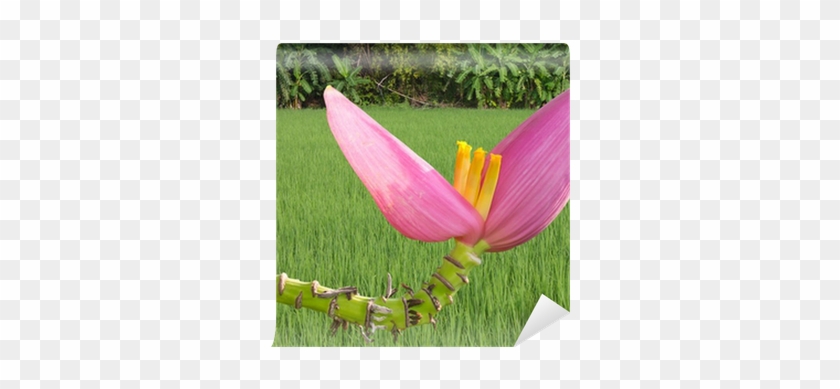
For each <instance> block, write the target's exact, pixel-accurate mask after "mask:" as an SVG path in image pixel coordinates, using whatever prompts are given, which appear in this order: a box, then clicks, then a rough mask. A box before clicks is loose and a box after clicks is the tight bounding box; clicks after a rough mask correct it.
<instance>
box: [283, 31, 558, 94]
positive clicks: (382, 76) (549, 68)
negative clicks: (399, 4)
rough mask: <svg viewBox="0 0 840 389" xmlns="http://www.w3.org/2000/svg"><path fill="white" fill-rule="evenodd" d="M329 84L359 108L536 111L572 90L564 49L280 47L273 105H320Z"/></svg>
mask: <svg viewBox="0 0 840 389" xmlns="http://www.w3.org/2000/svg"><path fill="white" fill-rule="evenodd" d="M327 85H332V86H333V87H335V88H336V89H338V90H340V91H341V92H342V93H344V95H346V96H347V97H348V98H350V99H351V100H353V101H354V102H356V103H357V104H360V105H388V106H393V105H411V106H423V107H446V106H449V107H451V106H454V107H477V108H493V107H498V108H537V107H540V106H542V105H543V104H545V103H547V102H548V101H549V100H551V99H552V98H553V97H554V96H556V95H558V94H559V93H560V92H562V91H564V90H566V89H568V87H569V47H568V46H567V45H565V44H486V43H476V44H429V43H422V44H399V43H385V44H364V43H363V44H291V45H287V44H281V45H279V46H278V47H277V106H278V107H281V108H295V109H299V108H306V107H323V104H324V101H323V91H324V88H326V86H327Z"/></svg>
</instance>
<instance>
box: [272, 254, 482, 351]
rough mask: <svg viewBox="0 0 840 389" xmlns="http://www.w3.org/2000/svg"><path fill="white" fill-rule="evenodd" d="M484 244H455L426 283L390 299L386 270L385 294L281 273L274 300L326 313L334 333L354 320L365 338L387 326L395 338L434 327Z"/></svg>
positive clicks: (391, 289)
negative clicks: (367, 294) (368, 293)
mask: <svg viewBox="0 0 840 389" xmlns="http://www.w3.org/2000/svg"><path fill="white" fill-rule="evenodd" d="M487 248H488V246H487V244H486V243H485V242H484V241H481V242H479V243H478V244H476V245H475V246H474V247H470V246H467V245H464V244H462V243H460V242H456V244H455V248H453V249H452V251H451V252H450V253H449V255H446V256H445V257H444V260H443V264H442V265H440V267H438V268H437V270H436V271H435V273H434V274H432V277H431V278H430V279H429V281H427V282H426V283H424V284H423V286H422V287H421V288H419V289H417V290H414V289H412V288H410V287H408V286H407V285H405V284H401V286H402V289H404V293H403V294H402V295H401V296H400V297H393V296H394V294H395V293H396V292H397V290H398V289H397V288H395V287H394V286H393V285H392V284H391V275H390V274H389V275H388V286H387V288H386V290H385V294H384V295H382V296H379V297H365V296H361V295H359V294H358V290H357V288H356V287H353V286H346V287H342V288H335V289H333V288H327V287H324V286H321V284H319V283H318V281H316V280H313V281H311V282H304V281H300V280H295V279H291V278H288V276H286V273H281V274H280V275H279V276H277V290H276V295H277V302H278V303H281V304H286V305H290V306H293V307H295V308H296V309H300V308H308V309H311V310H314V311H318V312H323V313H326V314H327V316H329V317H331V318H332V319H333V323H332V326H331V328H330V330H331V331H332V333H333V334H335V331H336V330H338V328H339V327H343V328H344V329H345V330H346V329H347V327H348V325H349V324H354V325H357V326H359V328H361V332H362V336H363V337H364V338H365V340H366V341H368V342H371V341H372V340H371V339H370V335H371V334H373V332H374V331H376V330H378V329H387V330H390V331H391V334H393V336H394V342H396V341H397V338H398V337H399V334H400V333H401V332H402V331H404V330H405V329H407V328H409V327H413V326H418V325H422V324H427V323H431V324H432V325H433V326H435V327H436V324H437V321H436V319H435V317H436V316H437V314H438V312H440V311H441V310H442V309H443V307H445V306H447V305H450V304H453V303H454V300H453V297H454V296H455V294H456V293H457V292H458V290H460V289H461V287H463V286H464V285H466V284H468V283H469V278H467V276H468V275H469V273H470V271H471V270H472V269H473V268H475V267H476V266H478V265H480V264H481V259H479V257H478V256H479V255H480V254H481V253H483V252H484V251H485V250H486V249H487Z"/></svg>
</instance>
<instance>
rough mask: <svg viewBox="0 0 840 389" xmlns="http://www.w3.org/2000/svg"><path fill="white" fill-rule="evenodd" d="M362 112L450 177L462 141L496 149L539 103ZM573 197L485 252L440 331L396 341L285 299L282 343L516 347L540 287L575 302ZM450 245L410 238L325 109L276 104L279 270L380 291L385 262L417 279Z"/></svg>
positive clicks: (278, 339)
mask: <svg viewBox="0 0 840 389" xmlns="http://www.w3.org/2000/svg"><path fill="white" fill-rule="evenodd" d="M365 111H367V112H368V113H369V114H370V115H371V116H372V117H373V118H374V119H376V120H377V121H378V122H379V123H380V124H382V125H383V126H384V127H385V128H387V129H388V130H389V131H391V133H392V134H394V135H395V136H397V137H398V138H400V139H401V140H402V141H403V142H404V143H405V144H406V145H408V146H409V147H410V148H411V149H413V150H414V151H415V152H416V153H418V154H419V155H420V156H421V157H423V158H424V159H426V161H428V162H429V163H430V164H431V165H432V166H433V167H435V169H437V170H438V171H439V172H440V173H441V174H442V175H443V176H444V177H445V178H446V179H447V180H449V181H450V182H452V175H453V168H454V161H455V153H456V151H457V147H456V145H455V142H456V141H457V140H465V141H467V142H468V143H470V144H471V145H472V146H473V147H474V148H477V147H483V148H484V149H485V150H490V149H492V148H493V146H495V145H496V144H497V143H498V142H499V141H500V140H501V139H502V138H504V137H505V136H506V135H507V134H508V133H509V132H510V131H512V130H513V129H514V128H515V127H516V126H517V125H518V124H519V123H521V122H522V121H523V120H525V119H526V118H527V117H528V116H529V115H530V114H531V113H532V112H533V111H526V110H504V111H503V110H468V109H434V110H418V109H409V108H382V107H373V108H366V109H365ZM570 206H571V203H570V205H567V206H566V209H564V210H563V212H562V213H561V214H560V216H559V217H558V218H557V219H556V220H555V221H554V222H553V223H552V224H551V225H550V226H549V227H548V228H547V229H546V230H545V231H543V232H542V233H541V234H540V235H538V236H537V237H536V238H534V239H533V240H531V241H529V242H527V243H525V244H524V245H522V246H519V247H516V248H514V249H512V250H509V251H506V252H502V253H485V254H484V255H483V256H482V260H483V263H482V265H481V266H479V267H478V268H476V269H475V270H473V272H472V273H471V274H470V284H469V285H466V286H465V287H464V288H462V289H461V290H460V291H459V292H458V294H457V296H456V297H455V304H454V305H452V306H448V307H445V308H444V309H443V311H442V312H440V314H439V316H437V318H438V325H437V329H436V330H435V329H433V328H432V326H430V325H422V326H418V327H413V328H410V329H408V330H406V331H404V332H403V334H402V336H400V338H399V342H398V343H396V344H395V343H393V340H392V337H391V334H390V333H389V332H388V331H377V332H376V333H374V334H373V339H374V342H373V343H372V344H367V343H365V341H364V340H363V339H362V336H361V335H360V333H359V329H358V328H355V329H354V328H353V327H352V326H351V328H350V329H348V331H347V332H343V331H341V330H339V331H338V332H337V333H336V334H335V336H330V334H329V327H330V324H331V319H330V318H328V317H327V316H326V315H325V314H323V313H320V312H314V311H310V310H307V309H301V310H295V309H294V308H293V307H290V306H287V305H283V304H278V305H277V331H276V334H275V337H274V346H304V347H306V346H319V347H320V346H348V347H363V346H374V347H383V346H385V347H387V346H403V347H406V346H407V347H423V346H437V347H453V346H459V347H471V346H497V347H499V346H501V347H505V346H512V345H513V344H514V343H515V341H516V338H517V337H518V336H519V333H520V331H521V329H522V327H523V326H524V325H525V322H526V321H527V319H528V317H529V315H530V313H531V310H532V309H533V307H534V305H535V304H536V302H537V300H538V299H539V296H540V294H545V295H546V296H548V297H549V298H551V299H552V300H554V301H556V302H557V303H559V304H560V305H562V306H564V307H565V308H566V309H569V238H570V236H569V207H570ZM452 247H453V242H451V241H450V242H441V243H424V242H417V241H412V240H409V239H407V238H405V237H404V236H402V235H400V234H399V233H398V232H397V231H396V230H394V229H393V228H392V227H391V226H390V225H389V224H388V222H387V221H386V220H385V218H384V217H383V216H382V214H381V213H380V212H379V209H378V208H377V207H376V204H375V203H374V202H373V199H372V198H371V196H370V194H369V193H368V192H367V190H366V189H365V187H364V186H363V185H362V183H361V181H359V179H358V178H357V177H356V175H355V173H354V172H353V170H352V168H351V167H350V165H349V164H348V163H347V161H346V159H345V158H344V155H343V154H342V153H341V150H340V149H339V148H338V145H337V144H336V142H335V139H334V138H333V136H332V133H331V132H330V129H329V127H328V125H327V120H326V113H325V111H324V110H278V111H277V274H280V272H285V273H287V274H288V275H289V277H290V278H296V279H299V280H303V281H311V280H318V281H319V282H320V284H321V285H324V286H327V287H341V286H346V285H353V286H356V287H358V288H359V293H360V294H362V295H365V296H379V295H382V294H383V293H384V292H385V289H386V283H387V274H388V273H390V274H391V276H392V277H393V280H394V285H399V283H405V284H407V285H409V286H412V287H416V288H419V286H420V285H421V284H422V283H423V282H424V281H427V280H428V279H429V278H430V276H431V274H432V273H433V272H434V271H435V269H436V268H437V267H438V266H439V265H440V264H441V263H442V258H443V256H444V255H446V254H447V253H448V252H449V250H450V249H451V248H452ZM272 277H273V275H272ZM401 293H402V291H400V292H399V293H398V294H397V296H399V295H400V294H401Z"/></svg>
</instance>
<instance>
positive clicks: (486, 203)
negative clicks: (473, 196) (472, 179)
mask: <svg viewBox="0 0 840 389" xmlns="http://www.w3.org/2000/svg"><path fill="white" fill-rule="evenodd" d="M501 166H502V156H501V155H497V154H490V166H489V167H488V168H487V174H486V175H485V176H484V185H482V186H481V194H479V195H478V201H476V203H475V209H476V210H477V211H478V213H479V214H481V217H482V218H484V219H485V220H486V219H487V214H488V213H490V203H492V202H493V194H494V193H495V192H496V183H498V182H499V168H500V167H501Z"/></svg>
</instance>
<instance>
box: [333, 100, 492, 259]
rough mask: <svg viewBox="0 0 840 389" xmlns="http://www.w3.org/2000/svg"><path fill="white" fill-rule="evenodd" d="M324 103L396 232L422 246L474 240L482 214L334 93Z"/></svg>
mask: <svg viewBox="0 0 840 389" xmlns="http://www.w3.org/2000/svg"><path fill="white" fill-rule="evenodd" d="M324 100H325V102H326V105H327V121H328V122H329V124H330V129H331V130H332V133H333V135H334V136H335V140H336V141H337V142H338V146H339V147H341V151H343V152H344V156H345V157H347V161H348V162H349V163H350V166H352V167H353V170H354V171H355V172H356V175H358V176H359V178H360V179H361V180H362V183H363V184H364V185H365V187H367V189H368V191H370V194H371V195H372V196H373V200H374V201H375V202H376V205H377V206H379V210H381V211H382V214H383V215H385V219H387V220H388V222H389V223H391V225H392V226H394V228H396V229H397V231H399V232H400V233H402V234H403V235H405V236H407V237H409V238H411V239H417V240H422V241H426V242H440V241H444V240H447V239H450V238H453V237H458V238H459V239H461V240H463V241H464V242H465V243H467V244H474V243H475V242H476V241H477V240H478V239H479V237H480V235H481V232H482V228H483V221H482V220H481V215H479V214H478V212H477V211H476V210H475V209H474V208H473V207H472V206H471V205H470V204H469V203H467V201H466V200H464V198H463V197H462V196H461V195H460V194H459V193H458V192H457V191H456V190H455V188H453V187H452V185H451V184H449V182H447V181H446V179H444V178H443V177H442V176H441V175H440V173H438V172H437V171H436V170H435V169H434V168H432V166H431V165H429V164H428V163H427V162H426V161H425V160H423V158H420V156H418V155H417V154H415V153H414V152H413V151H411V149H409V148H408V147H407V146H406V145H405V144H403V143H402V142H401V141H400V140H399V139H397V138H395V137H394V136H393V135H391V134H390V133H389V132H388V131H387V130H386V129H385V128H383V127H382V126H381V125H380V124H379V123H377V122H376V121H375V120H373V118H371V117H370V116H368V115H367V114H366V113H365V112H364V111H362V110H361V109H360V108H359V107H357V106H356V105H355V104H353V103H352V102H351V101H350V100H348V99H347V98H346V97H344V95H342V94H341V93H340V92H338V91H337V90H335V89H334V88H327V90H326V91H325V92H324Z"/></svg>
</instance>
